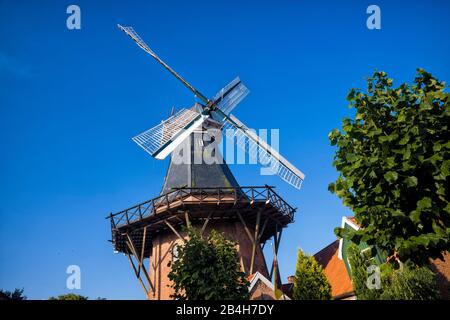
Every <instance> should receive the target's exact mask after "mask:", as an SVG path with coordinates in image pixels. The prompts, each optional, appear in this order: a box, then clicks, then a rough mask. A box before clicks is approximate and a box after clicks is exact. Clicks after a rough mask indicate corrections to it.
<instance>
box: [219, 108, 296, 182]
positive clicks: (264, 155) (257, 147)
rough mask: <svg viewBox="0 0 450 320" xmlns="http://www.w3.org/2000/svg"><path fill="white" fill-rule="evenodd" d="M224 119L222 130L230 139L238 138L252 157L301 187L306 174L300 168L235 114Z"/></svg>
mask: <svg viewBox="0 0 450 320" xmlns="http://www.w3.org/2000/svg"><path fill="white" fill-rule="evenodd" d="M223 121H224V124H223V126H222V131H224V133H225V136H226V137H227V138H228V139H232V140H233V141H234V139H236V140H235V141H236V144H237V146H238V147H239V148H241V149H242V150H244V151H245V152H246V153H248V155H249V156H250V157H251V158H252V159H257V161H258V163H259V164H260V165H261V166H262V167H265V168H268V169H269V170H271V171H272V172H273V173H274V174H276V175H278V176H279V177H280V178H281V179H283V180H284V181H286V182H287V183H289V184H290V185H292V186H293V187H295V188H297V189H300V188H301V186H302V183H303V180H304V179H305V175H304V174H303V173H302V172H301V171H300V170H298V169H297V168H296V167H294V166H293V165H292V164H291V163H290V162H289V161H287V160H286V159H285V158H284V157H283V156H282V155H280V154H279V153H278V152H277V151H276V150H275V149H273V148H272V147H271V146H269V145H268V144H267V143H266V142H265V141H264V140H263V139H261V138H260V137H258V136H257V135H256V134H255V133H254V132H252V131H251V130H250V129H249V128H247V127H246V126H245V125H244V124H243V123H242V122H241V121H239V119H237V118H236V117H235V116H233V115H230V117H229V118H224V119H223ZM258 155H259V158H258Z"/></svg>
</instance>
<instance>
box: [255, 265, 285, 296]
mask: <svg viewBox="0 0 450 320" xmlns="http://www.w3.org/2000/svg"><path fill="white" fill-rule="evenodd" d="M247 279H248V281H250V286H249V288H248V291H249V292H251V291H252V289H253V288H254V287H255V286H256V285H257V283H258V282H262V283H264V284H265V285H266V286H267V288H269V289H270V290H271V291H275V286H274V285H273V283H272V282H270V280H269V279H267V278H266V277H265V276H263V275H262V274H261V273H259V271H256V272H255V273H253V274H251V275H248V276H247ZM282 292H283V291H282ZM280 300H291V299H290V298H289V296H288V295H286V294H285V293H283V295H282V297H281V298H280Z"/></svg>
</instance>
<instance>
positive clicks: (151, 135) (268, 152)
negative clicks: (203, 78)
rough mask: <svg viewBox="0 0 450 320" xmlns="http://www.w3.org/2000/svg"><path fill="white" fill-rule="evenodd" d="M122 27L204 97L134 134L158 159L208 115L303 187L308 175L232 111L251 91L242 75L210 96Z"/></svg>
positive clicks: (285, 177)
mask: <svg viewBox="0 0 450 320" xmlns="http://www.w3.org/2000/svg"><path fill="white" fill-rule="evenodd" d="M118 27H119V29H120V30H122V31H123V32H125V33H126V34H127V35H128V36H129V37H130V38H131V39H133V40H134V41H135V42H136V44H137V45H138V46H139V47H140V48H141V49H143V50H144V51H145V52H146V53H148V54H149V55H150V56H151V57H153V58H154V59H155V60H156V61H158V62H159V63H160V64H161V65H162V66H163V67H164V68H165V69H167V70H168V71H169V72H170V73H171V74H172V75H174V76H175V78H177V79H178V80H179V81H180V82H181V83H183V84H184V85H185V86H186V87H187V88H188V89H189V90H190V91H192V92H193V93H194V94H195V96H196V97H198V98H199V99H200V100H201V103H200V104H198V106H199V107H198V108H197V110H192V109H181V110H180V111H178V112H177V113H176V114H175V115H173V116H171V117H170V118H169V119H167V120H164V121H162V122H161V123H160V124H159V125H157V126H155V127H153V128H151V129H149V130H147V131H145V132H143V133H141V134H139V135H138V136H136V137H134V138H133V140H134V141H135V142H136V143H137V144H138V145H139V146H141V147H142V148H143V149H144V150H145V151H146V152H148V153H149V154H150V155H151V156H152V157H154V158H156V159H158V160H161V159H164V158H166V157H167V156H168V155H169V154H170V153H171V152H172V151H173V150H175V148H176V147H177V146H179V145H180V144H181V143H182V142H183V141H184V140H185V139H186V138H187V137H188V136H189V135H190V134H191V133H192V132H194V131H195V130H196V129H197V128H198V127H200V126H201V125H202V124H203V123H204V122H205V120H206V119H208V118H212V119H214V120H216V121H218V122H219V123H221V124H222V130H227V129H232V130H233V132H234V135H232V136H231V137H230V135H227V137H230V138H232V139H236V143H237V145H238V146H239V147H240V148H242V149H243V150H244V151H245V152H247V153H248V154H249V155H250V157H252V158H253V159H258V158H257V156H258V154H259V159H260V163H264V164H269V165H270V168H271V169H272V171H273V173H275V174H277V175H278V176H280V177H281V178H282V179H283V180H284V181H286V182H287V183H289V184H291V185H292V186H294V187H295V188H297V189H300V187H301V184H302V182H303V180H304V178H305V175H304V174H303V173H302V172H301V171H300V170H298V169H297V168H296V167H294V166H293V165H292V164H291V163H290V162H289V161H287V160H286V159H285V158H284V157H283V156H282V155H280V154H279V153H278V152H277V151H276V150H274V149H273V148H272V147H271V146H270V145H268V144H267V143H266V142H265V141H264V140H263V139H261V138H260V137H259V136H257V135H256V134H255V133H254V132H252V131H251V130H249V129H248V127H246V126H245V125H244V124H243V123H242V122H241V121H240V120H239V119H238V118H237V117H235V116H234V115H232V114H231V111H232V110H233V109H234V108H235V107H236V106H237V104H238V103H239V102H241V101H242V99H244V98H245V97H246V96H247V94H248V93H249V90H248V89H247V88H246V87H245V85H244V84H243V83H242V82H241V81H240V79H239V77H238V78H236V79H234V80H233V81H231V82H230V83H229V84H228V85H226V86H225V87H224V88H223V89H222V90H220V91H219V92H218V93H217V94H216V95H215V96H214V97H213V98H212V99H208V98H207V97H206V96H205V95H203V94H202V93H201V92H200V91H198V90H197V89H196V88H194V87H193V86H192V85H191V84H190V83H189V82H187V81H186V80H185V79H184V78H183V77H181V76H180V75H179V74H178V73H177V72H176V71H175V70H173V69H172V68H171V67H170V66H169V65H168V64H167V63H165V62H164V61H163V60H161V58H159V57H158V56H157V55H156V54H155V53H154V52H153V51H152V50H151V49H150V47H149V46H148V45H147V44H146V43H145V42H144V40H142V39H141V37H140V36H139V35H138V34H137V33H136V32H135V31H134V30H133V28H132V27H123V26H121V25H118Z"/></svg>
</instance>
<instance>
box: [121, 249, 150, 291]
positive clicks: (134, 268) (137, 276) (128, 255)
mask: <svg viewBox="0 0 450 320" xmlns="http://www.w3.org/2000/svg"><path fill="white" fill-rule="evenodd" d="M126 255H127V258H128V261H130V264H131V267H132V268H133V270H134V274H135V275H136V278H138V280H139V283H140V284H141V286H142V289H144V292H145V295H146V296H148V290H147V288H146V287H145V284H144V282H143V281H142V279H141V277H140V276H139V275H138V273H137V270H136V267H135V266H134V263H133V260H132V259H131V257H130V254H129V253H128V252H127V253H126Z"/></svg>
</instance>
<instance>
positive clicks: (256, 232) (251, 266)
mask: <svg viewBox="0 0 450 320" xmlns="http://www.w3.org/2000/svg"><path fill="white" fill-rule="evenodd" d="M260 220H261V210H258V213H257V214H256V225H255V237H254V240H253V247H252V258H251V260H250V271H249V273H250V274H253V265H254V263H255V255H256V246H257V245H258V239H259V233H258V232H259V223H260Z"/></svg>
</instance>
